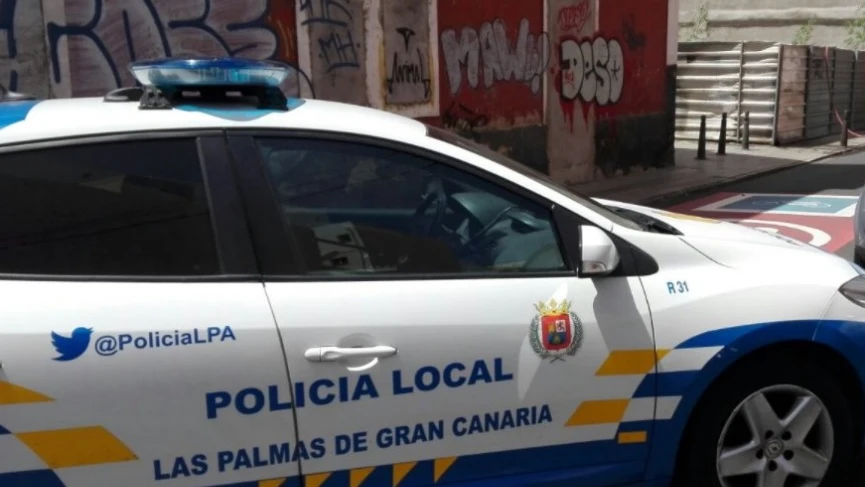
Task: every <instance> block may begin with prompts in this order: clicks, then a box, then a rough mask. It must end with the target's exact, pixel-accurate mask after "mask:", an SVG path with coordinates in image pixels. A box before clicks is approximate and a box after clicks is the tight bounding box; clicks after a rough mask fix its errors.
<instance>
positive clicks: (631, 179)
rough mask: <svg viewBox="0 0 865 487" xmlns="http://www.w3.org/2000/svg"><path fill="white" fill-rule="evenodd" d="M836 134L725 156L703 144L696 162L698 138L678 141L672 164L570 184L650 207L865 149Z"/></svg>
mask: <svg viewBox="0 0 865 487" xmlns="http://www.w3.org/2000/svg"><path fill="white" fill-rule="evenodd" d="M837 139H838V137H837V136H835V137H832V139H829V140H827V139H823V140H819V141H812V142H811V143H810V144H808V145H797V146H788V147H773V146H762V145H754V144H752V145H751V149H750V150H747V151H746V150H742V148H741V146H740V145H739V144H728V145H727V155H724V156H719V155H717V154H716V153H715V152H716V151H717V144H716V143H708V144H706V160H703V161H698V160H697V159H696V157H697V144H696V142H686V141H676V165H675V166H674V167H669V168H662V169H654V168H652V169H647V170H643V169H642V168H637V169H635V171H634V172H632V173H631V174H629V175H627V176H620V177H617V178H612V179H608V180H603V181H592V182H590V183H583V184H578V185H574V186H572V187H571V189H573V190H574V191H576V192H578V193H580V194H582V195H585V196H592V197H597V198H606V199H611V200H618V201H623V202H627V203H635V204H643V205H649V206H652V205H654V204H657V203H659V202H661V201H662V200H664V199H666V198H671V197H673V196H681V195H683V194H687V193H693V192H698V191H703V190H706V189H709V188H712V187H714V186H721V185H724V184H728V183H732V182H735V181H740V180H743V179H748V178H752V177H756V176H761V175H764V174H768V173H772V172H776V171H780V170H783V169H787V168H790V167H794V166H798V165H802V164H808V163H811V162H816V161H819V160H821V159H826V158H828V157H832V156H837V155H841V154H845V153H850V152H855V151H860V150H865V138H850V139H849V143H848V147H846V148H845V147H841V145H840V143H839V142H838V140H837Z"/></svg>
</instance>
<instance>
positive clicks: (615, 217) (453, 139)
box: [427, 125, 643, 230]
mask: <svg viewBox="0 0 865 487" xmlns="http://www.w3.org/2000/svg"><path fill="white" fill-rule="evenodd" d="M427 134H428V135H429V136H430V137H432V138H434V139H438V140H441V141H442V142H446V143H448V144H451V145H454V146H457V147H459V148H461V149H465V150H467V151H470V152H473V153H475V154H477V155H479V156H481V157H484V158H486V159H489V160H491V161H493V162H496V163H498V164H501V165H502V166H505V167H507V168H509V169H513V170H514V171H517V172H518V173H520V174H522V175H523V176H526V177H529V178H531V179H533V180H535V181H537V182H539V183H541V184H543V185H544V186H546V187H547V188H549V189H552V190H553V191H556V192H558V193H559V194H561V195H563V196H565V197H568V198H570V199H572V200H574V201H576V202H577V203H579V204H581V205H583V206H585V207H586V208H588V209H590V210H592V211H594V212H595V213H598V214H599V215H601V216H603V217H604V218H607V219H608V220H610V221H612V222H614V223H616V224H617V225H621V226H623V227H627V228H631V229H634V230H643V227H642V226H641V225H640V224H638V223H636V222H634V221H632V220H630V219H628V218H626V217H624V216H623V215H621V214H620V213H618V212H615V211H613V210H612V209H610V208H608V207H606V206H604V205H602V204H600V203H598V202H597V201H595V200H593V199H592V198H587V197H585V196H582V195H579V194H577V193H575V192H573V191H571V190H569V189H568V188H566V187H565V186H564V185H562V184H559V183H557V182H555V181H554V180H553V179H552V178H550V177H549V176H547V175H546V174H544V173H542V172H540V171H538V170H536V169H533V168H531V167H529V166H527V165H525V164H522V163H520V162H517V161H515V160H513V159H511V158H509V157H508V156H506V155H504V154H501V153H499V152H496V151H494V150H492V149H490V148H489V147H486V146H484V145H482V144H478V143H476V142H474V141H472V140H469V139H466V138H464V137H461V136H459V135H457V134H455V133H453V132H451V131H449V130H444V129H440V128H438V127H434V126H432V125H427Z"/></svg>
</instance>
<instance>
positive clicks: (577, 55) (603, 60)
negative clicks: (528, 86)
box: [559, 37, 625, 106]
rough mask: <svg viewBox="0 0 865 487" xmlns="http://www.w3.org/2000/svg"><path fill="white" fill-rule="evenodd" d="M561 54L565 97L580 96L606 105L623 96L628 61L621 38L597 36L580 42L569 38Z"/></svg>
mask: <svg viewBox="0 0 865 487" xmlns="http://www.w3.org/2000/svg"><path fill="white" fill-rule="evenodd" d="M560 54H561V58H560V60H559V61H560V62H561V76H562V80H561V81H562V92H561V96H562V98H564V99H566V100H574V99H576V98H577V96H578V95H579V97H580V98H581V99H582V100H583V101H584V102H586V103H591V102H597V104H598V105H601V106H604V105H608V104H613V103H617V102H618V101H619V99H620V98H621V97H622V89H623V88H624V84H625V64H624V53H623V52H622V45H621V44H619V41H617V40H616V39H610V40H607V39H604V38H603V37H597V38H595V40H594V41H588V40H586V41H583V42H582V43H578V42H577V41H575V40H571V39H566V40H564V41H562V43H561V49H560Z"/></svg>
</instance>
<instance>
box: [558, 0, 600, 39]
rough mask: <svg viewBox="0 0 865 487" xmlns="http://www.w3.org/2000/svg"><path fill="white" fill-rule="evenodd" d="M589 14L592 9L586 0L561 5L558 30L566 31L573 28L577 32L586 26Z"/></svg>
mask: <svg viewBox="0 0 865 487" xmlns="http://www.w3.org/2000/svg"><path fill="white" fill-rule="evenodd" d="M591 16H592V11H591V8H590V7H589V1H588V0H582V1H581V2H580V3H578V4H576V5H569V6H567V7H563V8H561V9H559V18H558V25H559V31H561V32H566V31H569V30H571V29H573V30H575V31H576V32H578V33H579V32H580V31H582V30H583V27H585V26H586V22H588V21H589V19H590V18H591Z"/></svg>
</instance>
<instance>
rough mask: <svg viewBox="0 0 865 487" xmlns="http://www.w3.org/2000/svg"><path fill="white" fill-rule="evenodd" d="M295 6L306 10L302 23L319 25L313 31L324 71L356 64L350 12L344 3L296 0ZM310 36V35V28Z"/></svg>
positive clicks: (356, 56) (333, 0)
mask: <svg viewBox="0 0 865 487" xmlns="http://www.w3.org/2000/svg"><path fill="white" fill-rule="evenodd" d="M298 1H299V2H300V3H299V9H300V11H301V12H304V13H305V14H306V18H305V19H304V20H303V22H301V24H302V25H316V26H319V27H320V29H319V30H318V32H317V35H315V40H314V41H315V45H316V46H317V48H318V57H319V58H320V59H322V60H323V61H324V63H325V65H326V67H327V68H326V69H327V72H332V71H334V70H337V69H342V68H355V69H356V68H359V67H360V60H359V59H358V54H357V48H358V47H360V43H359V42H355V40H354V34H353V33H352V30H351V23H352V21H353V20H354V16H353V14H352V12H351V10H350V9H349V7H348V5H347V4H346V3H345V2H343V1H340V0H298ZM310 36H313V34H312V32H310Z"/></svg>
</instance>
